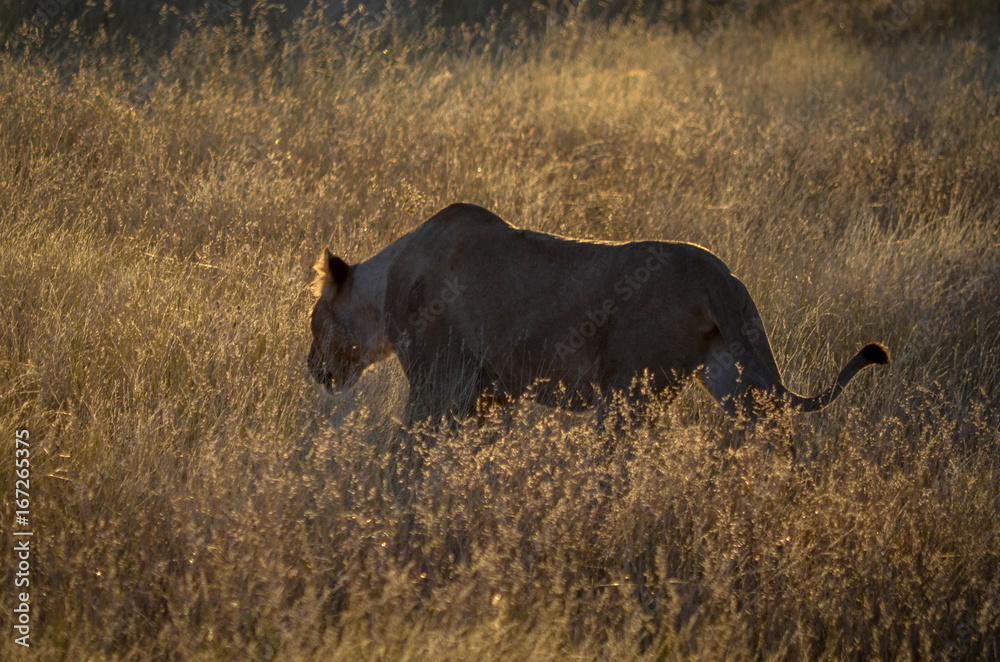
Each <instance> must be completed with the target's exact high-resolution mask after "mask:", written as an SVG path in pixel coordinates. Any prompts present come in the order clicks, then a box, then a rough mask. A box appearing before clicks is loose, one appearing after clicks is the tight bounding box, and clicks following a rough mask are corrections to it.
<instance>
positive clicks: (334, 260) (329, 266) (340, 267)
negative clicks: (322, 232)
mask: <svg viewBox="0 0 1000 662" xmlns="http://www.w3.org/2000/svg"><path fill="white" fill-rule="evenodd" d="M313 270H314V271H315V272H316V280H315V281H314V282H313V294H315V295H316V296H318V297H322V298H332V297H334V296H336V295H337V293H338V292H340V291H341V290H342V289H343V288H344V286H346V285H347V281H348V280H350V278H351V265H349V264H347V263H346V262H344V261H343V260H342V259H340V258H339V257H337V256H336V255H334V254H333V253H331V252H330V249H329V248H324V249H323V254H322V255H321V256H320V258H319V260H317V261H316V265H315V266H314V267H313Z"/></svg>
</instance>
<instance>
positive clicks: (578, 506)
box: [0, 16, 1000, 660]
mask: <svg viewBox="0 0 1000 662" xmlns="http://www.w3.org/2000/svg"><path fill="white" fill-rule="evenodd" d="M913 20H920V17H919V16H917V17H914V19H913ZM970 34H971V33H970ZM265 35H266V33H265V32H263V31H261V32H253V31H246V30H244V29H243V28H239V27H234V26H229V27H225V26H221V27H216V28H206V29H205V30H202V31H195V32H189V33H185V34H184V35H183V36H182V37H181V38H180V39H179V40H178V41H177V43H176V45H175V46H174V47H173V48H172V50H171V51H170V52H169V53H168V54H167V55H165V56H162V57H157V58H141V57H139V58H137V57H136V55H137V54H138V55H141V50H138V51H136V52H135V53H131V54H129V53H122V54H118V55H114V54H111V55H109V54H108V53H109V51H107V50H105V49H101V48H95V49H93V50H81V51H80V57H79V58H78V61H77V62H73V63H66V62H62V63H60V64H56V63H53V62H52V61H49V60H46V59H44V58H41V57H35V58H32V57H28V58H15V57H13V56H10V55H0V97H2V103H0V201H2V202H3V204H2V206H0V422H2V424H0V430H2V431H3V432H2V433H0V439H2V441H0V449H2V453H3V456H4V457H5V458H8V457H9V458H11V460H13V457H14V454H13V446H14V430H15V429H17V428H21V427H25V428H27V429H29V430H30V432H31V440H32V445H33V450H32V458H33V459H32V462H33V466H32V495H33V505H32V526H33V528H34V530H35V532H36V535H35V538H34V539H33V540H34V541H35V544H37V549H36V556H35V557H34V559H33V570H32V572H33V574H32V576H31V594H32V596H33V601H34V602H33V610H34V611H33V619H34V620H33V621H32V623H33V626H34V629H33V634H32V639H31V642H32V649H31V651H30V652H28V651H24V650H22V649H21V648H20V647H18V646H15V645H14V643H13V636H11V634H10V632H11V630H10V627H9V626H6V625H5V626H4V628H3V629H4V631H5V632H6V634H5V635H4V637H3V638H2V640H0V656H2V657H3V658H4V659H29V657H30V656H35V657H37V658H38V659H123V660H125V659H128V660H132V659H220V660H222V659H274V658H277V659H325V658H337V659H345V658H347V659H350V658H366V659H367V658H375V659H434V658H441V659H511V658H514V659H528V658H531V659H563V658H566V657H580V658H588V659H589V658H619V657H626V658H627V657H633V656H639V655H643V654H645V655H648V656H651V657H655V658H657V659H680V658H698V659H722V658H727V659H759V658H779V659H781V658H796V659H798V658H806V659H872V658H880V659H897V658H902V659H914V658H927V657H942V658H950V659H958V658H961V659H977V658H978V659H995V658H996V657H998V656H1000V576H998V570H1000V555H998V552H997V550H998V549H1000V523H998V519H997V513H998V512H1000V484H998V481H1000V450H998V448H1000V433H998V422H1000V417H998V415H997V411H998V410H1000V352H998V349H997V339H998V337H1000V316H998V314H997V311H998V309H1000V248H998V239H1000V213H998V211H997V210H998V205H997V202H998V190H1000V156H998V154H1000V122H998V119H997V117H998V112H997V111H998V108H997V106H998V99H1000V94H998V87H997V83H998V80H1000V76H998V63H1000V60H998V59H997V55H996V43H995V39H992V40H990V39H987V38H978V37H976V36H975V35H974V34H971V36H969V35H968V34H965V33H963V32H962V31H958V30H956V31H955V32H953V33H951V34H950V36H948V38H942V39H933V40H930V39H928V40H926V41H920V40H917V39H907V40H904V39H900V40H896V41H889V42H881V41H879V42H876V43H862V42H859V41H855V40H853V39H851V38H849V37H845V36H844V35H842V34H841V33H839V32H838V31H837V29H836V28H835V27H833V28H828V27H824V25H823V24H821V23H817V24H803V25H800V26H798V27H797V28H795V29H794V30H793V29H791V28H789V29H778V28H776V27H767V26H766V25H761V24H750V23H744V22H741V21H740V20H736V21H734V22H733V24H731V25H729V26H727V27H726V28H725V30H723V31H722V32H721V33H720V34H718V35H717V36H715V37H713V38H712V40H711V42H710V43H709V44H708V45H707V46H706V47H705V48H704V49H703V50H702V51H701V52H699V53H696V54H695V53H694V52H693V51H692V49H691V42H690V41H689V40H688V38H687V37H685V36H684V35H675V34H673V33H672V32H669V31H666V30H661V29H659V28H657V27H655V26H654V27H652V28H647V27H644V26H639V25H636V24H631V23H624V24H613V25H610V26H606V25H599V24H595V23H591V22H589V21H584V20H575V19H572V17H571V20H567V21H564V22H562V23H560V24H559V25H557V26H553V27H552V28H551V29H550V30H549V31H548V32H547V33H546V34H545V35H543V36H540V37H538V38H535V39H525V40H524V41H522V42H518V44H519V45H517V47H513V46H511V45H510V44H511V43H512V42H508V41H506V40H504V39H500V38H499V37H496V38H493V39H492V40H490V38H489V36H488V35H486V41H483V38H484V37H483V35H482V34H479V35H475V39H474V41H475V44H476V45H477V48H475V49H473V50H471V51H470V50H466V49H464V48H462V47H461V40H462V39H463V38H465V39H470V40H471V39H473V38H472V37H471V36H469V35H466V36H465V37H463V36H462V34H461V33H460V32H452V33H448V34H447V35H445V33H443V32H441V31H437V32H430V33H427V34H423V35H419V34H407V33H406V31H403V30H400V31H396V32H394V31H393V30H392V28H391V25H377V26H373V27H367V28H358V29H357V30H356V31H355V32H353V33H351V34H347V33H345V32H344V31H343V30H340V31H337V30H330V29H327V28H326V27H324V26H323V25H322V23H315V22H314V23H310V22H304V23H302V24H300V27H299V30H298V31H297V32H296V33H295V34H294V35H292V36H290V37H289V38H287V39H284V40H283V41H281V42H280V43H274V42H272V41H270V38H269V37H267V36H265ZM445 37H447V41H448V43H449V44H451V46H450V47H447V48H445V47H441V45H440V44H441V43H442V41H443V40H445ZM70 65H72V66H70ZM459 200H463V201H470V202H477V203H480V204H483V205H485V206H487V207H489V208H491V209H493V210H494V211H496V212H497V213H499V214H500V215H501V216H503V217H505V218H507V219H509V220H511V221H513V222H515V223H516V224H519V225H522V226H525V227H530V228H533V229H538V230H543V231H548V232H558V233H563V234H569V235H573V236H580V237H591V238H600V239H615V240H629V239H638V238H664V239H682V240H688V241H695V242H698V243H701V244H703V245H705V246H707V247H709V248H711V249H712V250H713V251H715V252H716V253H717V254H719V255H720V257H722V258H723V259H724V260H725V261H726V262H727V263H728V264H729V265H730V266H731V268H732V269H733V270H734V272H735V273H736V274H738V275H739V276H740V278H741V279H743V280H744V281H745V282H746V283H747V286H748V287H749V289H750V291H751V293H752V294H753V296H754V298H755V300H756V301H757V303H758V306H759V307H760V309H761V311H762V315H763V318H764V321H765V324H766V325H767V327H768V330H769V333H770V336H771V340H772V343H773V344H774V347H775V351H776V355H777V360H778V364H779V365H780V366H781V367H782V369H783V370H784V372H785V376H786V380H787V382H788V383H789V384H790V385H791V386H792V387H793V388H795V389H797V390H799V391H803V392H814V391H816V390H818V389H819V388H820V387H821V386H825V385H826V383H827V382H828V381H829V380H830V379H832V377H833V375H834V373H835V370H836V368H837V366H839V365H840V364H841V363H842V362H843V361H844V360H845V359H846V358H847V357H848V356H849V355H850V354H851V353H852V352H853V351H855V350H856V349H857V347H859V346H860V345H861V344H862V343H863V342H866V341H869V340H880V341H883V342H886V343H887V344H888V345H889V346H890V347H891V348H892V350H893V355H894V363H893V365H892V367H891V369H890V370H888V371H885V370H881V371H877V370H872V371H868V372H866V373H864V375H863V376H861V377H860V378H859V379H858V380H856V383H855V384H854V385H852V387H851V389H850V390H849V391H848V393H847V394H846V395H845V396H844V397H843V398H842V399H841V400H840V401H838V403H837V404H836V405H835V406H833V407H832V408H830V409H829V410H827V411H825V412H823V413H821V414H818V415H813V416H805V415H802V416H790V417H787V418H785V419H783V420H782V421H781V422H780V424H776V425H772V426H768V427H765V428H762V429H759V430H757V431H756V432H755V433H753V434H749V435H748V434H747V433H744V432H740V431H739V430H735V429H734V427H733V425H732V424H731V423H730V422H729V421H728V420H726V419H725V418H724V417H723V416H722V414H721V413H720V412H719V411H718V408H717V407H716V406H715V405H714V403H712V402H711V401H710V400H709V398H708V397H707V396H706V395H705V394H704V393H702V392H701V391H700V390H698V389H694V388H692V389H688V390H687V391H686V392H685V393H684V396H683V397H682V398H681V399H680V401H678V402H677V403H675V404H674V405H673V406H672V407H671V408H670V409H669V410H667V411H666V412H664V414H663V416H662V418H661V421H660V423H659V424H658V425H656V426H655V427H654V428H653V429H651V430H645V431H642V432H640V433H637V434H636V435H635V436H634V438H632V439H631V440H630V442H631V445H632V447H633V450H634V457H631V456H630V457H626V456H625V455H623V454H622V452H621V451H618V452H617V454H616V452H614V451H606V450H605V444H604V442H603V440H602V439H601V438H600V436H599V435H598V433H597V432H596V431H595V430H594V429H593V425H592V422H591V420H590V419H588V418H586V417H577V416H571V415H567V414H563V413H559V412H556V411H552V410H546V409H540V408H534V407H527V406H525V407H521V408H519V409H518V410H517V412H516V415H515V416H514V417H513V423H511V424H510V425H509V426H508V425H506V424H504V423H503V422H502V421H499V420H493V421H487V423H486V424H485V425H484V426H483V427H481V428H474V427H472V426H464V427H463V428H462V429H460V430H458V431H457V432H456V433H455V434H453V435H451V434H449V435H443V436H441V435H437V436H436V435H434V434H429V433H421V432H420V431H414V432H413V433H412V434H404V433H401V432H400V431H399V424H398V419H399V417H400V414H401V403H402V401H403V399H404V396H405V391H406V385H405V379H404V378H403V376H402V374H401V372H400V370H399V368H398V365H395V364H394V363H392V362H389V363H387V364H385V365H381V366H378V367H376V368H374V369H372V370H371V371H370V372H369V373H368V374H367V375H366V376H365V377H364V379H363V380H362V382H361V384H360V385H359V387H358V388H356V389H355V390H353V391H352V392H349V393H347V394H344V395H340V396H331V395H329V394H327V393H325V392H323V391H322V389H320V388H319V387H318V386H316V385H314V384H312V383H311V382H310V380H309V378H308V376H307V374H306V370H305V356H306V351H307V349H308V344H309V342H310V341H311V338H310V336H309V330H308V312H309V309H310V306H311V303H312V301H311V297H310V294H309V291H308V281H309V278H310V275H309V266H310V265H311V264H312V262H313V261H314V259H315V257H316V255H317V254H318V252H319V250H320V248H321V247H322V246H324V245H325V244H327V243H329V244H330V245H331V246H332V247H333V248H334V249H335V251H336V252H338V253H339V254H341V255H343V256H344V257H345V258H347V259H349V260H360V259H362V258H365V257H367V256H369V255H371V254H373V253H374V252H376V251H377V250H379V249H380V248H381V247H383V246H384V245H386V244H387V243H389V242H390V241H392V240H393V239H394V238H396V237H399V236H401V235H402V234H404V233H405V232H407V231H408V230H410V229H412V228H413V227H415V226H416V225H417V224H418V223H419V222H420V221H421V220H423V219H424V218H426V217H427V216H429V215H430V214H431V213H433V212H434V211H435V210H436V209H438V208H440V207H443V206H444V205H446V204H448V203H451V202H454V201H459ZM650 341H651V342H655V341H656V339H655V338H654V339H650ZM623 463H625V464H626V465H627V471H625V472H622V471H621V467H622V464H623ZM2 466H3V467H4V470H3V473H2V474H0V486H2V497H0V502H2V504H3V508H4V512H5V513H11V512H12V511H13V504H12V500H11V499H12V495H13V469H12V468H11V466H12V465H11V464H10V463H8V461H7V460H4V461H3V463H2ZM5 540H6V541H7V542H6V543H5V549H6V550H8V551H5V552H4V554H7V555H9V554H11V552H10V551H9V550H10V549H12V545H13V542H12V541H13V538H12V537H10V536H9V535H8V536H5ZM11 558H12V557H11ZM3 567H4V573H3V577H4V586H5V587H6V588H5V589H4V590H3V591H2V592H0V614H2V618H0V622H7V621H8V619H9V618H10V615H11V613H12V609H13V607H14V593H13V589H12V588H11V587H12V586H13V577H14V575H13V573H14V566H13V564H12V563H11V564H7V563H6V562H5V563H4V566H3Z"/></svg>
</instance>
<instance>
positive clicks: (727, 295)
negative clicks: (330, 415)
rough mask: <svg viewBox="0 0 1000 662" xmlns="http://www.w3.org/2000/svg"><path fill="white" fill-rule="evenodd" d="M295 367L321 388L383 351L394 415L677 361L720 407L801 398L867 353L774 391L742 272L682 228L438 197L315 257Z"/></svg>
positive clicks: (465, 405) (609, 388)
mask: <svg viewBox="0 0 1000 662" xmlns="http://www.w3.org/2000/svg"><path fill="white" fill-rule="evenodd" d="M315 270H316V272H317V278H316V282H315V288H314V291H315V294H316V296H317V297H318V300H317V302H316V305H315V307H314V308H313V311H312V334H313V344H312V349H311V350H310V352H309V369H310V371H311V373H312V375H313V376H314V377H315V378H316V380H317V381H319V382H320V383H322V384H324V385H326V386H327V387H330V388H336V389H339V388H343V387H345V386H350V385H352V384H354V383H355V382H357V380H358V378H359V377H360V375H361V373H362V371H364V369H365V368H366V367H368V366H369V365H371V364H372V363H374V362H376V361H379V360H381V359H384V358H386V357H387V356H389V354H390V353H391V352H393V351H395V353H396V355H397V356H398V357H399V360H400V363H401V364H402V366H403V370H404V371H405V373H406V376H407V379H408V380H409V382H410V395H409V402H408V406H407V420H408V421H410V422H414V421H419V420H422V419H424V418H427V417H438V416H440V415H444V414H449V415H453V416H458V417H464V416H468V415H471V414H474V413H476V412H477V410H479V408H481V407H482V406H483V405H484V404H488V403H492V402H501V403H502V402H506V401H509V400H511V399H513V398H517V397H520V396H522V395H523V394H525V393H528V394H530V396H531V397H532V398H533V399H534V400H536V401H538V402H541V403H543V404H548V405H552V406H559V407H566V408H570V409H574V410H581V409H585V408H590V407H594V408H596V409H597V416H598V422H599V424H600V423H601V422H602V421H603V419H604V417H605V416H606V415H607V412H608V411H609V405H610V403H611V401H612V398H613V397H614V395H615V394H616V393H618V394H625V395H626V397H628V398H629V399H630V400H631V401H633V403H634V404H637V405H640V406H641V403H642V397H641V396H639V395H638V392H639V389H636V388H635V385H636V380H637V379H639V378H644V379H645V382H646V388H645V389H644V392H646V393H648V392H649V391H650V390H651V391H652V392H656V393H662V392H668V393H669V392H673V391H676V389H678V387H680V386H681V385H682V384H683V382H684V381H685V380H686V379H687V378H689V377H690V376H692V375H693V376H695V377H697V378H698V379H699V380H700V381H701V383H702V384H704V386H705V388H706V389H707V390H708V392H709V393H711V394H712V395H713V396H714V397H715V399H716V400H718V401H719V403H721V404H722V406H723V407H724V408H725V409H726V410H727V411H728V412H730V413H731V414H737V413H738V412H745V413H746V414H748V415H749V416H751V417H753V416H756V415H757V414H759V413H760V412H761V411H762V410H764V409H766V408H768V407H773V406H775V405H779V406H780V405H789V406H791V407H793V408H795V409H799V410H803V411H816V410H819V409H822V408H823V407H825V406H827V405H829V404H830V403H831V402H833V401H834V400H835V399H836V398H837V396H838V395H840V392H841V391H842V390H843V389H844V387H845V386H846V385H847V383H848V382H850V381H851V378H853V377H854V375H855V374H857V372H858V371H859V370H861V369H862V368H865V367H866V366H868V365H871V364H874V363H879V364H886V363H888V362H889V354H888V351H887V350H886V348H885V347H883V346H882V345H878V344H870V345H866V346H865V347H863V348H862V349H861V351H859V352H858V353H857V354H856V355H855V356H854V358H852V359H851V360H850V361H848V362H847V364H846V365H845V366H844V368H843V369H842V370H841V371H840V374H839V375H838V376H837V380H836V382H835V383H834V384H833V385H832V386H831V387H830V388H828V389H827V390H825V391H824V392H822V393H820V394H819V395H817V396H815V397H812V398H806V397H803V396H800V395H797V394H796V393H793V392H792V391H790V390H788V389H787V388H786V387H785V386H784V385H783V384H782V381H781V373H780V371H779V370H778V366H777V365H776V364H775V361H774V354H773V353H772V351H771V346H770V343H769V342H768V339H767V334H766V333H765V331H764V326H763V323H762V322H761V319H760V314H759V313H758V312H757V307H756V306H755V305H754V302H753V300H752V299H751V298H750V294H749V293H748V292H747V289H746V287H744V285H743V283H741V282H740V281H739V279H737V278H736V277H735V276H734V275H733V274H732V273H731V272H730V271H729V269H728V267H726V265H725V264H724V263H723V262H722V261H721V260H720V259H719V258H717V257H716V256H715V255H713V254H712V253H710V252H709V251H707V250H705V249H704V248H701V247H700V246H695V245H693V244H687V243H675V242H662V241H641V242H634V243H625V244H612V243H600V242H592V241H577V240H573V239H566V238H564V237H558V236H554V235H549V234H543V233H540V232H532V231H529V230H521V229H518V228H516V227H514V226H512V225H510V224H509V223H507V222H506V221H504V220H502V219H500V218H499V217H498V216H496V215H495V214H492V213H490V212H489V211H487V210H485V209H483V208H481V207H477V206H475V205H469V204H454V205H451V206H450V207H448V208H446V209H444V210H442V211H440V212H438V213H437V214H435V215H434V216H433V217H432V218H430V219H429V220H428V221H426V222H424V223H423V224H422V225H420V226H419V227H418V228H416V229H415V230H413V231H412V232H410V233H409V234H407V235H406V236H404V237H402V238H400V239H399V240H397V241H395V242H393V243H392V244H390V245H389V246H387V247H386V248H385V249H383V250H382V251H380V252H379V253H378V254H377V255H375V256H374V257H372V258H370V259H368V260H365V261H364V262H360V263H358V264H355V265H353V266H352V265H348V264H347V263H346V262H344V261H343V260H342V259H340V258H339V257H336V256H334V255H333V253H331V252H330V250H329V249H326V250H324V251H323V254H322V256H321V257H320V259H319V261H318V262H317V263H316V266H315Z"/></svg>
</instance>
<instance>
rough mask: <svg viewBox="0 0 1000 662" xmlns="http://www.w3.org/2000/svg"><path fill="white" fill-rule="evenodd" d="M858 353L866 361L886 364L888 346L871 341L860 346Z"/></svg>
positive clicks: (887, 360) (887, 361)
mask: <svg viewBox="0 0 1000 662" xmlns="http://www.w3.org/2000/svg"><path fill="white" fill-rule="evenodd" d="M858 354H860V355H861V356H862V357H863V358H864V360H865V361H867V362H868V363H877V364H879V365H887V364H888V363H889V348H888V347H886V346H885V345H880V344H878V343H871V344H870V345H865V346H864V347H862V348H861V351H860V352H858Z"/></svg>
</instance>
